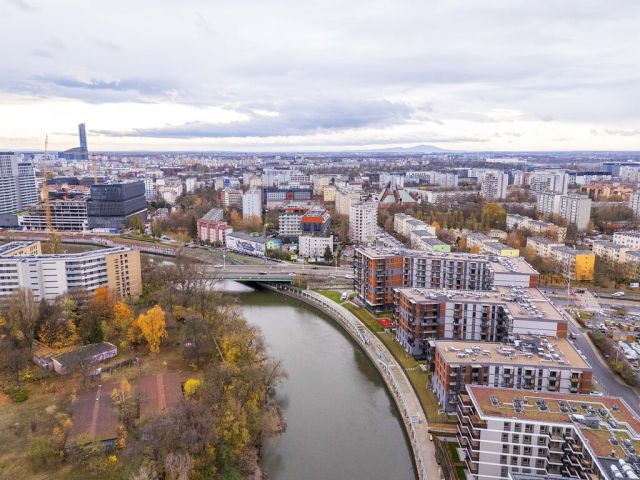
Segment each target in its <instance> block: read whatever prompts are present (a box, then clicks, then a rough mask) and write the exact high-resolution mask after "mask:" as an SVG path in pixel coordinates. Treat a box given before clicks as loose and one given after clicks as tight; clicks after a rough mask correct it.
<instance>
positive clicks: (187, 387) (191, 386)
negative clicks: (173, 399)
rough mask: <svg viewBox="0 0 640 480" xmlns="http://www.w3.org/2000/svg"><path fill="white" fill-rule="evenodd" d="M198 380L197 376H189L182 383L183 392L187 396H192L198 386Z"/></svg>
mask: <svg viewBox="0 0 640 480" xmlns="http://www.w3.org/2000/svg"><path fill="white" fill-rule="evenodd" d="M200 383H201V382H200V380H198V379H197V378H190V379H189V380H187V381H186V382H185V384H184V393H185V395H186V396H187V397H193V396H194V395H195V394H196V392H197V391H198V389H199V388H200Z"/></svg>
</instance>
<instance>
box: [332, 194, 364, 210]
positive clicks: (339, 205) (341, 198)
mask: <svg viewBox="0 0 640 480" xmlns="http://www.w3.org/2000/svg"><path fill="white" fill-rule="evenodd" d="M361 199H362V192H361V191H360V190H353V189H338V190H337V191H336V193H335V208H336V213H337V214H338V215H346V216H349V215H350V213H351V204H352V203H355V202H359V201H360V200H361Z"/></svg>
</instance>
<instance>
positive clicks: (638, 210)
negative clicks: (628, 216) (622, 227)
mask: <svg viewBox="0 0 640 480" xmlns="http://www.w3.org/2000/svg"><path fill="white" fill-rule="evenodd" d="M629 208H630V209H631V210H633V215H634V216H635V217H640V190H636V191H635V192H633V194H632V195H631V197H630V198H629Z"/></svg>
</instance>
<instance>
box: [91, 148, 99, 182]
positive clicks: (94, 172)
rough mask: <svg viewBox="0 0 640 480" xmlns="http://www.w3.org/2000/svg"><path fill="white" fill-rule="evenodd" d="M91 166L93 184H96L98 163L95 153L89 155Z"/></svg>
mask: <svg viewBox="0 0 640 480" xmlns="http://www.w3.org/2000/svg"><path fill="white" fill-rule="evenodd" d="M91 166H92V168H93V183H98V161H97V160H96V154H95V153H92V154H91Z"/></svg>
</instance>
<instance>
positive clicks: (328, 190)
mask: <svg viewBox="0 0 640 480" xmlns="http://www.w3.org/2000/svg"><path fill="white" fill-rule="evenodd" d="M336 192H337V189H336V187H335V185H327V186H326V187H324V188H323V189H322V201H324V202H327V203H331V202H335V201H336Z"/></svg>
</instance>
